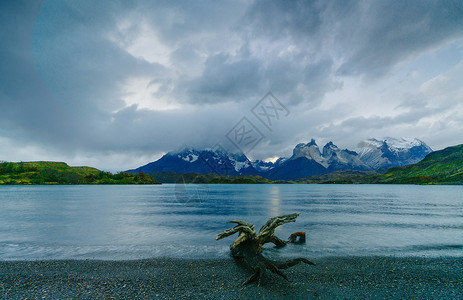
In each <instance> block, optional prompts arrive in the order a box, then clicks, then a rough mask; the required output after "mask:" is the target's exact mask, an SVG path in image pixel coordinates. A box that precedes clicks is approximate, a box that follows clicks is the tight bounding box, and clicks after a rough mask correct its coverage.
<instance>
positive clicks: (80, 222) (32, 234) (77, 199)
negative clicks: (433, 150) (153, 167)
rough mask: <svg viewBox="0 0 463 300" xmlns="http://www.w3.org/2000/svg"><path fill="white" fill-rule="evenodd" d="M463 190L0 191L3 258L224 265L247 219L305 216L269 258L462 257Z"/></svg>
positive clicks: (289, 227)
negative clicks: (234, 230) (303, 236)
mask: <svg viewBox="0 0 463 300" xmlns="http://www.w3.org/2000/svg"><path fill="white" fill-rule="evenodd" d="M462 196H463V186H414V185H303V184H300V185H222V184H217V185H194V184H186V185H184V184H163V185H145V186H142V185H131V186H129V185H107V186H105V185H98V186H86V185H82V186H0V260H37V259H111V260H119V259H140V258H153V257H185V258H219V257H227V256H228V255H229V245H230V244H232V243H233V242H234V240H235V239H236V237H237V236H236V235H235V236H232V237H228V238H225V239H223V240H220V241H215V236H216V235H217V234H218V233H220V232H222V231H224V230H225V229H228V228H230V227H232V226H233V225H232V224H227V223H226V222H227V221H228V220H234V219H238V220H244V221H248V222H250V223H253V224H255V225H256V229H257V230H258V229H259V228H260V226H262V225H263V224H264V223H265V222H266V221H267V219H268V218H270V217H273V216H277V215H282V214H289V213H293V212H300V213H301V214H300V216H299V217H298V219H297V221H296V222H295V223H287V224H284V225H282V226H281V227H279V228H278V229H277V231H276V234H277V236H279V237H280V238H282V239H287V238H288V236H289V235H290V234H291V233H292V232H295V231H305V232H306V233H307V243H306V244H304V245H288V246H286V247H285V248H283V249H275V248H273V245H271V244H267V248H268V250H267V251H266V254H267V255H269V256H275V257H276V256H280V257H281V256H285V257H295V256H303V257H307V258H317V257H324V256H371V255H392V256H463V199H462V198H463V197H462Z"/></svg>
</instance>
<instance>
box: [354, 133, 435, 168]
mask: <svg viewBox="0 0 463 300" xmlns="http://www.w3.org/2000/svg"><path fill="white" fill-rule="evenodd" d="M431 152H432V149H431V148H430V147H429V146H428V145H426V144H425V143H424V142H423V141H421V140H419V139H417V138H391V137H387V138H384V139H382V140H378V139H374V138H372V139H367V140H365V141H362V142H360V143H359V144H358V149H357V153H358V154H359V157H360V160H362V161H363V162H365V163H366V164H367V165H369V166H370V167H371V168H372V169H378V168H390V167H394V166H403V165H408V164H414V163H417V162H419V161H420V160H422V159H423V158H424V157H425V156H426V155H427V154H429V153H431Z"/></svg>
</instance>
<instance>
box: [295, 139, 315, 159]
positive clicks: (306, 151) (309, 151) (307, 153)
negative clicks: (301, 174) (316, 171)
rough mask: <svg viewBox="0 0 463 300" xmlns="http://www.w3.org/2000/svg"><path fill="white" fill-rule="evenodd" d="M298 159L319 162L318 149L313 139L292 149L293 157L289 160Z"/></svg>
mask: <svg viewBox="0 0 463 300" xmlns="http://www.w3.org/2000/svg"><path fill="white" fill-rule="evenodd" d="M299 157H306V158H308V159H314V160H316V161H319V160H321V153H320V149H319V148H318V145H317V143H316V142H315V140H314V139H311V140H310V142H309V143H307V144H304V143H300V144H297V145H296V147H295V148H294V149H293V156H292V157H291V159H296V158H299Z"/></svg>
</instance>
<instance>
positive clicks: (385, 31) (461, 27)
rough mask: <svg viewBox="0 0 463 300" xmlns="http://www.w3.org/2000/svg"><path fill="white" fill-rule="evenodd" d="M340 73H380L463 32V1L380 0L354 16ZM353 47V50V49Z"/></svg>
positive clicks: (375, 75) (342, 46) (369, 4)
mask: <svg viewBox="0 0 463 300" xmlns="http://www.w3.org/2000/svg"><path fill="white" fill-rule="evenodd" d="M351 17H352V18H351V20H350V22H348V23H347V24H344V25H347V30H351V31H352V32H353V33H354V34H352V35H351V36H350V39H351V41H350V42H349V41H346V40H344V43H345V44H344V45H341V48H342V50H343V51H345V52H346V53H347V57H346V62H345V63H343V64H342V65H341V67H340V68H339V74H347V75H349V74H354V75H355V74H365V75H369V76H374V77H377V76H381V75H383V74H384V73H385V72H387V71H389V70H390V68H391V67H392V66H394V65H396V64H397V63H398V62H400V61H403V60H405V59H407V58H409V57H410V56H412V55H416V54H418V53H421V52H424V51H426V50H427V49H429V48H432V47H436V46H438V45H441V44H442V43H444V42H446V41H450V40H452V39H454V38H457V37H461V36H462V35H463V2H461V1H406V2H401V1H390V2H385V1H378V2H371V3H368V2H367V3H366V5H364V6H363V7H362V9H361V10H359V11H357V12H355V13H354V14H352V16H351ZM349 48H351V49H353V50H352V51H350V49H349Z"/></svg>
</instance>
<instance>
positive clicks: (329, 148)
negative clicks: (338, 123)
mask: <svg viewBox="0 0 463 300" xmlns="http://www.w3.org/2000/svg"><path fill="white" fill-rule="evenodd" d="M338 151H340V149H339V148H338V146H336V145H335V144H333V142H331V141H330V142H328V143H327V144H326V145H325V146H324V147H323V153H322V156H324V157H330V156H331V155H332V154H333V153H336V152H338Z"/></svg>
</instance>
